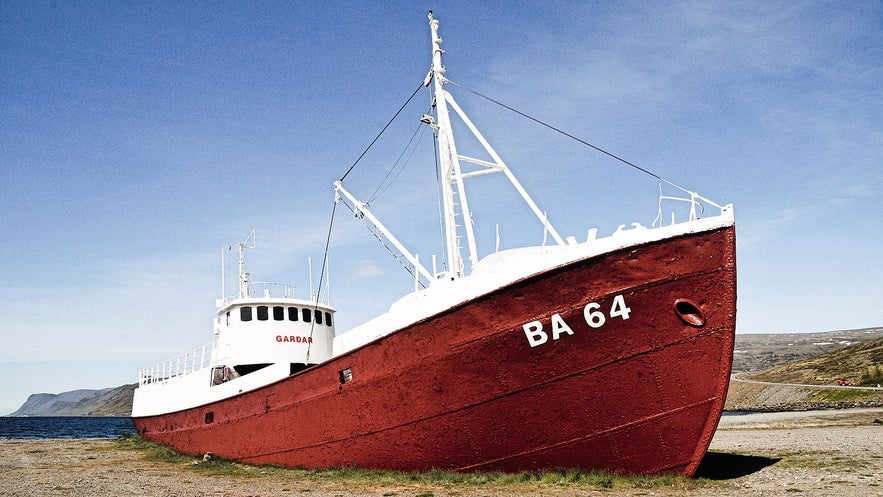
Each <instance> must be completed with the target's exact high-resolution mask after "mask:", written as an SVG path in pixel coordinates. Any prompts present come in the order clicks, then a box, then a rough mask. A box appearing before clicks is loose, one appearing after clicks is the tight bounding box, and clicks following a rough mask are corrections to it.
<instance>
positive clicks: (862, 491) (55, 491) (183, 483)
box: [0, 408, 883, 497]
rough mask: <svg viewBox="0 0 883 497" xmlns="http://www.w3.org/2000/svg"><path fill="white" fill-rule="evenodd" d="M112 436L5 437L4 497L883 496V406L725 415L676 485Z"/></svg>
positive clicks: (0, 469)
mask: <svg viewBox="0 0 883 497" xmlns="http://www.w3.org/2000/svg"><path fill="white" fill-rule="evenodd" d="M144 456H145V454H144V453H143V452H142V451H138V450H131V449H126V448H124V447H123V446H122V445H121V444H120V443H119V442H118V441H115V440H109V439H86V440H61V439H50V440H0V495H3V496H70V495H108V496H162V497H170V496H181V497H183V496H230V497H244V496H252V497H257V496H277V495H303V496H316V497H336V496H362V495H365V496H367V495H371V496H384V497H392V496H403V497H404V496H413V497H438V496H509V495H524V494H530V495H542V496H556V497H558V496H571V495H573V496H575V495H581V496H584V495H605V496H610V495H614V496H638V495H662V496H674V495H677V496H694V495H723V496H770V495H794V494H795V493H802V494H804V495H813V496H838V497H843V496H846V495H850V496H859V497H864V496H879V495H883V409H880V408H875V409H847V410H840V411H810V412H785V413H758V414H748V415H742V416H725V417H724V418H723V419H722V421H721V424H720V426H719V428H718V431H717V434H716V435H715V438H714V440H713V441H712V444H711V447H710V450H709V453H708V455H707V456H706V458H705V459H704V460H703V463H702V465H701V466H700V469H699V473H698V474H697V478H696V479H695V480H691V481H684V480H676V482H675V483H674V484H673V486H664V485H663V486H660V485H655V486H649V487H647V488H612V489H607V488H599V487H595V486H590V485H586V484H573V483H546V482H528V483H513V484H508V483H507V484H499V483H493V484H484V485H480V484H453V485H452V484H431V483H414V484H409V483H402V482H401V481H400V482H398V483H391V484H383V483H377V482H375V481H368V480H367V479H359V478H335V479H329V478H321V477H317V476H315V475H313V474H310V473H308V472H304V471H296V470H282V469H278V468H259V467H251V466H243V471H242V474H238V475H235V476H213V475H210V474H204V473H203V472H198V471H194V469H193V467H192V464H178V463H169V462H157V461H150V460H147V459H145V457H144Z"/></svg>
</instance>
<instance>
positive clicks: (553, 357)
mask: <svg viewBox="0 0 883 497" xmlns="http://www.w3.org/2000/svg"><path fill="white" fill-rule="evenodd" d="M735 269H736V268H735V230H734V228H733V227H732V226H730V227H726V228H721V229H717V230H714V231H709V232H702V233H697V234H691V235H685V236H681V237H677V238H673V239H667V240H662V241H657V242H652V243H647V244H644V245H639V246H635V247H630V248H626V249H622V250H618V251H615V252H611V253H607V254H603V255H600V256H597V257H593V258H590V259H586V260H582V261H577V262H574V263H571V264H568V265H566V266H562V267H559V268H554V269H551V270H549V271H547V272H544V273H542V274H539V275H536V276H533V277H530V278H527V279H524V280H521V281H517V282H514V283H512V284H510V285H507V286H505V287H503V288H501V289H499V290H497V291H495V292H492V293H490V294H488V295H485V296H482V297H479V298H477V299H475V300H472V301H470V302H468V303H467V304H463V305H460V306H457V307H454V308H452V309H449V310H447V311H445V312H444V313H441V314H438V315H436V316H433V317H431V318H428V319H425V320H423V321H421V322H418V323H415V324H413V325H411V326H408V327H406V328H404V329H401V330H398V331H396V332H394V333H392V334H390V335H388V336H386V337H384V338H382V339H379V340H376V341H374V342H371V343H369V344H367V345H364V346H362V347H360V348H358V349H355V350H353V351H351V352H348V353H346V354H343V355H341V356H338V357H335V358H333V359H331V360H329V361H327V362H325V363H322V364H319V365H317V366H314V367H312V368H310V369H307V370H305V371H302V372H299V373H297V374H294V375H292V376H289V377H288V378H286V379H284V380H281V381H278V382H276V383H273V384H270V385H267V386H265V387H262V388H260V389H257V390H254V391H250V392H246V393H242V394H239V395H237V396H235V397H232V398H229V399H227V400H224V401H220V402H216V403H213V404H209V405H205V406H201V407H198V408H193V409H188V410H184V411H180V412H175V413H170V414H165V415H160V416H147V417H138V418H133V419H134V422H135V425H136V428H137V429H138V432H139V434H141V436H142V437H144V438H146V439H149V440H151V441H154V442H158V443H161V444H165V445H169V446H171V447H174V448H176V449H178V450H180V451H182V452H185V453H191V454H202V453H205V452H212V453H213V454H215V455H217V456H219V457H223V458H228V459H234V460H241V461H245V462H250V463H256V464H277V465H283V466H289V467H308V468H317V467H332V466H358V467H364V468H385V469H400V470H427V469H445V470H457V471H485V470H488V471H489V470H502V471H520V470H538V469H554V468H580V469H602V470H609V471H615V472H622V473H630V474H646V473H656V472H670V473H680V474H684V475H692V474H693V473H694V472H695V470H696V468H697V467H698V465H699V462H700V461H701V459H702V457H703V456H704V454H705V451H706V449H707V447H708V445H709V443H710V442H711V438H712V436H713V434H714V431H715V429H716V427H717V423H718V421H719V419H720V415H721V412H722V410H723V404H724V400H725V397H726V391H727V386H728V383H729V375H730V368H731V365H732V357H733V343H734V328H735V312H736V308H735V295H736V288H735V285H736V278H735V274H736V273H735ZM617 300H618V301H619V303H617ZM590 304H596V305H592V306H590ZM622 304H625V305H626V306H627V307H628V310H629V312H628V316H627V319H624V318H623V317H622V316H613V317H611V316H610V312H609V311H610V310H611V309H613V308H614V307H615V306H617V305H619V306H620V307H621V305H622ZM594 309H599V310H600V311H601V312H604V313H607V316H606V318H605V319H604V323H603V325H602V326H595V327H593V326H592V324H595V325H597V322H595V323H590V321H592V316H591V311H592V310H594ZM621 310H622V309H620V311H621ZM614 314H615V313H614ZM535 322H539V323H540V324H541V325H542V326H543V330H544V333H546V335H547V340H546V341H545V342H544V343H540V344H533V346H532V344H531V342H530V340H529V337H528V332H527V331H526V329H527V328H528V327H527V326H525V325H527V324H528V323H535ZM553 331H554V334H553ZM344 370H349V371H351V374H352V379H351V381H347V382H345V383H344V382H343V381H342V379H341V374H340V372H341V371H344Z"/></svg>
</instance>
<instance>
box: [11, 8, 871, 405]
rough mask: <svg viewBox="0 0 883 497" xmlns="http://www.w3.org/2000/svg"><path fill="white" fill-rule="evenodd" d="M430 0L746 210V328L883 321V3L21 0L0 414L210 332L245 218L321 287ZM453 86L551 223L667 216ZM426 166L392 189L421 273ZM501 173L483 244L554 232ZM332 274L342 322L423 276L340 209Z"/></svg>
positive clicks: (114, 376) (493, 74) (475, 40)
mask: <svg viewBox="0 0 883 497" xmlns="http://www.w3.org/2000/svg"><path fill="white" fill-rule="evenodd" d="M430 8H433V9H435V12H436V16H437V18H439V19H440V21H441V36H442V37H443V38H444V39H445V43H444V48H445V50H446V51H447V52H446V54H445V64H446V66H447V68H448V74H447V76H448V77H449V78H450V79H451V80H453V81H456V82H458V83H461V84H463V85H465V86H468V87H470V88H474V89H476V90H479V91H481V92H482V93H485V94H488V95H491V96H494V97H495V98H497V99H498V100H501V101H503V102H505V103H507V104H508V105H511V106H513V107H515V108H518V109H520V110H522V111H524V112H526V113H528V114H531V115H533V116H536V117H538V118H540V119H543V120H545V121H547V122H549V123H552V124H554V125H555V126H557V127H559V128H561V129H564V130H567V131H568V132H570V133H572V134H574V135H576V136H579V137H581V138H584V139H586V140H587V141H589V142H591V143H593V144H596V145H598V146H601V147H603V148H605V149H608V150H610V151H612V152H614V153H616V154H618V155H620V156H622V157H625V158H627V159H628V160H630V161H632V162H635V163H638V164H640V165H642V166H644V167H646V168H648V169H650V170H652V171H654V172H656V173H658V174H660V175H661V176H664V177H666V178H668V179H670V180H672V181H674V182H676V183H678V184H681V185H683V186H685V187H687V188H690V189H693V190H696V191H698V192H699V193H701V194H703V195H704V196H706V197H708V198H711V199H712V200H715V201H717V202H720V203H727V202H732V203H734V204H735V206H736V219H737V233H738V235H737V236H738V242H737V247H738V271H739V282H738V285H739V288H738V292H739V297H738V328H737V329H738V332H740V333H765V332H813V331H827V330H835V329H846V328H860V327H871V326H881V325H883V310H881V308H883V306H881V305H880V303H881V295H883V292H881V281H883V257H881V255H883V250H881V247H883V228H881V223H880V222H879V220H878V219H877V218H878V217H879V215H880V213H881V212H883V196H881V191H883V167H881V163H883V161H881V156H883V84H881V81H883V7H881V4H880V3H879V2H768V1H764V2H735V3H734V2H671V3H668V2H616V3H613V2H610V3H606V2H605V3H599V4H597V5H596V4H593V3H585V4H583V3H579V2H513V1H507V2H499V3H497V4H494V3H480V2H451V1H443V2H436V3H435V4H434V5H432V4H430V3H428V2H413V1H400V2H334V1H332V2H188V3H185V4H184V5H178V4H177V3H172V2H147V3H145V2H67V1H63V0H59V1H29V2H11V1H6V0H0V171H2V182H0V193H2V195H0V202H2V204H0V209H2V211H0V229H2V238H0V270H2V274H3V278H2V280H0V374H2V376H3V378H4V379H5V381H4V385H5V387H4V389H3V394H2V395H0V413H6V412H11V411H13V410H15V409H16V408H17V407H18V406H19V405H21V403H22V402H24V400H25V399H26V398H27V395H28V394H30V393H35V392H53V393H57V392H62V391H66V390H72V389H76V388H102V387H110V386H117V385H120V384H124V383H131V382H134V381H136V379H137V371H138V369H139V368H140V367H143V366H147V365H149V364H151V363H153V362H156V361H159V360H162V359H164V358H166V357H168V356H171V355H174V354H177V353H179V352H183V351H184V350H186V349H188V348H190V347H193V346H197V345H201V344H203V343H206V342H208V341H210V340H211V339H212V334H211V319H212V317H213V313H214V299H215V298H217V297H218V296H219V295H220V255H219V254H220V249H221V247H222V246H224V245H227V244H230V243H233V242H237V241H240V240H242V239H244V238H245V237H246V236H247V235H248V233H249V232H250V231H251V230H252V229H256V230H257V245H258V248H256V249H254V250H252V251H250V252H249V253H248V254H247V264H248V268H249V270H250V271H251V272H252V274H253V275H254V277H255V279H260V280H270V281H286V282H292V283H295V284H297V285H298V287H299V289H301V290H302V291H301V295H306V293H308V292H307V289H308V288H309V272H308V264H307V258H308V257H313V259H314V261H319V260H321V258H322V254H323V250H324V241H325V237H326V234H327V230H328V223H329V218H330V214H331V209H332V205H333V193H332V190H331V183H332V182H333V181H334V180H336V179H338V178H339V177H340V176H341V175H342V174H343V173H344V172H345V171H346V169H347V168H348V167H349V166H350V165H351V164H352V162H353V161H354V160H355V158H356V157H358V156H359V154H360V153H361V152H362V151H363V150H364V148H365V147H366V146H367V144H368V143H369V142H370V141H371V139H373V138H374V136H375V134H376V133H377V132H378V131H379V130H380V128H381V127H382V126H383V125H384V124H385V123H386V121H387V120H388V119H389V117H391V116H392V114H393V113H394V112H395V111H396V110H397V109H398V108H399V106H400V105H401V104H402V103H403V102H404V101H405V99H406V98H407V97H408V95H410V94H411V92H412V91H413V90H414V88H416V87H417V86H418V85H419V83H420V82H421V81H422V79H423V77H424V76H425V74H426V71H427V70H428V68H429V33H428V27H427V21H426V11H427V10H429V9H430ZM451 91H452V92H454V93H455V96H456V97H457V98H458V101H459V102H460V103H461V104H462V105H463V107H464V108H466V110H467V112H469V113H470V114H471V116H472V117H473V119H474V120H475V121H476V122H477V124H478V125H479V127H481V128H482V130H483V131H484V132H485V134H486V135H487V136H488V138H489V139H490V140H491V142H492V143H493V144H494V146H495V147H496V148H497V150H498V151H499V152H500V153H501V155H502V156H503V158H504V159H505V160H506V161H507V162H508V163H509V165H510V167H511V168H512V169H513V170H514V171H515V173H516V174H517V175H518V176H519V178H520V179H521V181H522V183H524V184H525V185H526V187H527V188H528V190H530V191H531V193H532V194H534V196H535V198H536V200H537V201H538V203H540V205H541V207H543V208H544V209H546V210H548V212H549V216H550V218H551V220H552V222H553V223H555V224H556V226H557V227H558V228H559V230H560V231H562V232H564V233H565V234H574V235H577V236H582V234H583V233H585V229H586V228H588V227H592V226H597V227H599V228H600V233H601V234H606V233H609V232H610V231H612V230H613V229H615V227H616V226H617V225H618V224H621V223H628V222H631V221H640V222H642V223H644V224H649V223H650V222H651V221H652V220H653V217H654V216H655V214H656V195H657V188H658V185H657V183H656V182H655V180H653V179H652V178H648V177H646V176H642V175H640V174H637V173H635V172H634V171H632V170H629V169H627V168H625V169H624V168H622V167H620V166H618V165H616V164H614V163H612V161H610V160H609V159H606V158H604V157H603V156H599V155H598V154H595V153H592V152H591V151H589V150H587V149H586V148H585V147H582V146H578V145H575V144H573V143H572V142H568V141H566V140H563V141H562V138H561V137H559V136H555V135H554V134H553V133H550V132H549V131H548V130H545V129H542V128H537V127H536V126H535V125H531V124H530V123H525V122H523V120H520V122H519V119H517V118H516V117H515V116H514V115H512V114H511V113H507V112H506V111H503V110H501V109H499V108H496V107H494V106H489V105H487V103H486V102H482V101H481V100H480V99H477V98H475V97H472V96H470V95H469V94H462V92H461V93H456V88H451ZM426 99H427V97H426V95H425V93H421V94H419V96H418V97H416V98H415V104H414V105H412V106H410V107H409V108H408V109H406V112H405V113H404V114H403V117H404V119H403V124H401V125H399V124H397V125H396V126H394V127H393V129H391V131H390V135H391V136H393V135H394V134H395V133H397V134H398V135H399V136H400V137H404V138H391V139H389V141H388V142H387V141H384V142H381V144H380V145H379V146H378V147H377V150H376V151H375V152H372V153H371V154H369V155H367V156H366V158H365V159H364V160H363V161H362V162H360V164H359V165H358V166H357V168H356V169H355V170H354V172H353V173H352V174H351V175H350V176H349V177H348V178H347V183H346V185H347V186H348V188H349V189H350V190H352V191H353V192H354V193H356V194H357V195H360V196H362V197H368V196H370V195H371V194H372V192H373V191H374V189H375V188H376V186H377V181H378V178H380V177H382V176H383V175H384V174H385V172H386V170H387V168H388V167H389V164H391V162H392V161H394V160H395V157H397V156H398V154H399V152H400V150H401V149H402V148H403V146H404V144H405V143H406V142H407V140H408V139H409V138H410V136H411V134H412V133H413V131H414V129H416V128H417V118H419V116H420V114H422V113H423V112H425V110H426V109H425V107H426V104H427V100H426ZM468 146H469V145H468V143H467V144H464V147H468ZM429 147H430V144H429V136H428V135H425V136H422V138H421V141H420V142H419V146H418V148H419V149H420V150H418V152H422V151H424V149H427V148H429ZM420 155H422V154H419V153H415V156H414V158H412V159H411V160H410V161H407V164H406V166H404V167H403V168H402V170H401V172H400V173H397V174H398V175H399V176H398V181H397V183H396V184H395V185H394V187H392V188H390V190H389V191H387V192H386V193H385V194H384V195H383V196H381V197H379V198H378V199H377V200H376V201H375V202H374V203H372V206H373V207H374V209H375V210H376V212H377V213H378V215H380V216H381V217H382V218H383V219H384V221H385V222H386V223H387V224H388V225H390V227H391V228H392V229H393V230H394V231H396V233H397V234H398V235H400V236H401V238H402V239H403V240H404V241H405V242H406V243H407V244H409V245H412V246H414V247H415V248H414V250H415V251H417V252H420V253H421V258H422V259H423V260H427V259H428V257H429V256H430V255H431V254H433V253H437V254H438V253H440V250H439V249H436V248H433V247H432V246H431V244H430V243H429V242H427V241H426V238H427V237H428V238H429V239H432V240H434V238H433V236H434V235H435V234H437V231H438V230H437V229H436V228H433V227H432V226H430V225H429V223H430V222H431V221H432V218H433V213H434V212H435V205H434V203H433V201H434V198H435V196H434V190H433V189H432V185H431V181H433V180H434V172H433V168H434V162H433V161H432V159H431V157H430V156H429V155H428V154H427V155H426V156H425V157H419V156H420ZM420 178H423V179H422V180H421V179H420ZM494 185H495V184H494V183H491V182H490V181H488V182H486V183H480V184H478V185H477V186H476V187H475V188H474V189H470V193H472V194H473V195H475V196H476V197H477V198H478V199H477V200H476V201H475V205H474V210H475V211H476V220H477V221H481V222H483V223H484V224H483V226H484V227H483V228H480V230H481V231H479V237H480V239H481V240H482V241H484V242H485V246H486V245H487V240H488V239H489V238H490V237H491V236H492V233H493V231H494V229H495V228H494V227H495V226H496V225H497V224H500V225H501V233H502V236H501V238H502V240H503V245H504V246H516V245H518V244H520V243H524V242H526V241H530V242H534V243H535V242H538V241H539V240H538V239H537V235H538V233H539V236H540V237H541V229H540V230H537V229H536V228H535V227H533V226H532V225H530V223H519V222H518V221H514V220H513V217H514V216H515V215H516V214H517V215H523V214H524V213H525V212H524V209H523V208H522V207H515V208H508V207H506V208H504V207H501V206H500V204H501V202H502V201H503V200H507V199H509V198H510V196H509V195H508V194H504V193H500V192H499V191H498V190H497V189H496V187H495V186H494ZM424 186H426V187H427V189H426V190H423V189H422V187H424ZM497 186H499V185H497ZM470 188H471V187H470ZM427 200H428V201H427ZM480 209H482V211H481V212H482V213H484V212H487V214H486V215H485V214H481V215H479V214H478V211H479V210H480ZM424 215H425V216H424ZM314 266H315V267H314V279H317V276H316V275H317V274H318V263H315V264H314ZM232 271H233V266H228V275H229V274H231V273H232ZM330 273H331V279H330V281H331V295H332V304H334V305H335V306H336V307H337V308H338V320H337V323H338V327H339V330H341V329H345V328H346V327H347V326H351V325H353V324H356V323H358V322H360V321H362V320H364V319H367V318H369V317H370V316H372V315H374V314H376V313H379V312H382V311H383V310H384V309H385V308H386V307H387V306H388V305H389V303H390V302H391V301H392V300H393V299H394V298H395V297H396V296H397V295H400V294H401V293H403V292H406V291H407V290H408V289H409V288H410V287H411V285H412V283H411V282H410V281H409V278H408V276H407V275H406V274H405V273H404V272H403V271H402V270H401V269H399V268H398V266H397V265H396V264H395V263H394V262H393V261H391V258H390V257H388V255H387V254H386V253H385V252H384V251H383V250H382V248H380V247H379V245H378V244H377V243H376V242H375V241H374V240H373V238H371V237H370V235H368V233H367V232H366V231H365V230H364V228H362V227H361V226H360V225H359V224H357V223H356V222H354V221H353V220H352V219H351V216H349V215H347V213H346V211H343V210H338V218H337V219H336V220H335V225H334V229H333V231H332V247H331V251H330ZM232 285H233V283H232V280H230V283H228V286H227V289H228V293H231V292H230V289H231V288H232Z"/></svg>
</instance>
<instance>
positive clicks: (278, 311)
mask: <svg viewBox="0 0 883 497" xmlns="http://www.w3.org/2000/svg"><path fill="white" fill-rule="evenodd" d="M273 320H274V321H284V320H285V308H284V307H282V306H278V305H277V306H273Z"/></svg>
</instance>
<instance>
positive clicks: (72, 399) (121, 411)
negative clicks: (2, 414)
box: [10, 383, 137, 416]
mask: <svg viewBox="0 0 883 497" xmlns="http://www.w3.org/2000/svg"><path fill="white" fill-rule="evenodd" d="M136 386H137V385H136V384H134V383H133V384H131V385H123V386H119V387H114V388H103V389H101V390H73V391H70V392H64V393H59V394H54V393H35V394H32V395H31V396H29V397H28V400H26V401H25V403H24V404H22V406H21V407H19V408H18V410H17V411H15V412H14V413H12V414H10V416H129V415H131V414H132V396H133V395H134V392H135V387H136Z"/></svg>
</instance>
